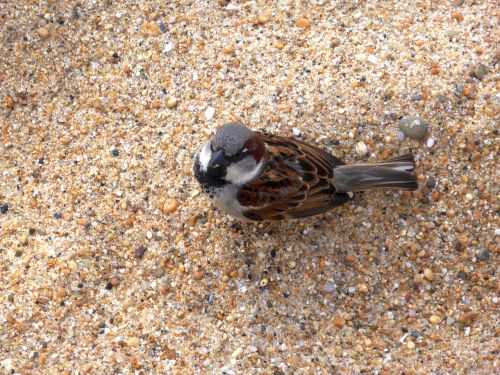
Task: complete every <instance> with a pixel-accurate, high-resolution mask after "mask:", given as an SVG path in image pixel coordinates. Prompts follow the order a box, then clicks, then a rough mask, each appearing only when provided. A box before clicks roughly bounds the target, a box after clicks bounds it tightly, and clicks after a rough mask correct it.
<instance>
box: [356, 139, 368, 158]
mask: <svg viewBox="0 0 500 375" xmlns="http://www.w3.org/2000/svg"><path fill="white" fill-rule="evenodd" d="M367 153H368V147H367V146H366V144H365V143H364V142H358V143H357V144H356V154H358V155H359V156H365V155H366V154H367Z"/></svg>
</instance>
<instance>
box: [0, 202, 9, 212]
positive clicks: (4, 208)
mask: <svg viewBox="0 0 500 375" xmlns="http://www.w3.org/2000/svg"><path fill="white" fill-rule="evenodd" d="M7 211H9V205H8V204H7V203H4V204H2V205H1V206H0V213H2V214H6V213H7Z"/></svg>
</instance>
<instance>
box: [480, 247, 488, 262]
mask: <svg viewBox="0 0 500 375" xmlns="http://www.w3.org/2000/svg"><path fill="white" fill-rule="evenodd" d="M477 258H478V259H479V260H482V261H484V262H486V261H487V260H488V259H490V252H489V251H488V250H487V249H483V250H481V252H480V253H479V255H478V256H477Z"/></svg>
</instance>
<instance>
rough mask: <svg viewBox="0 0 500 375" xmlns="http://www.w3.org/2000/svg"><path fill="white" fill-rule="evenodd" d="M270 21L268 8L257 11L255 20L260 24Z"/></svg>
mask: <svg viewBox="0 0 500 375" xmlns="http://www.w3.org/2000/svg"><path fill="white" fill-rule="evenodd" d="M269 21H271V12H270V11H269V10H265V11H263V12H262V13H259V15H258V16H257V22H258V23H259V24H261V25H264V24H266V23H268V22H269Z"/></svg>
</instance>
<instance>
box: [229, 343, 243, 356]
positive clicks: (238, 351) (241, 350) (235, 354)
mask: <svg viewBox="0 0 500 375" xmlns="http://www.w3.org/2000/svg"><path fill="white" fill-rule="evenodd" d="M242 354H243V348H242V347H241V346H240V347H239V348H237V349H236V350H235V351H234V352H233V353H232V354H231V357H232V358H234V359H238V358H240V357H241V355H242Z"/></svg>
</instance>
